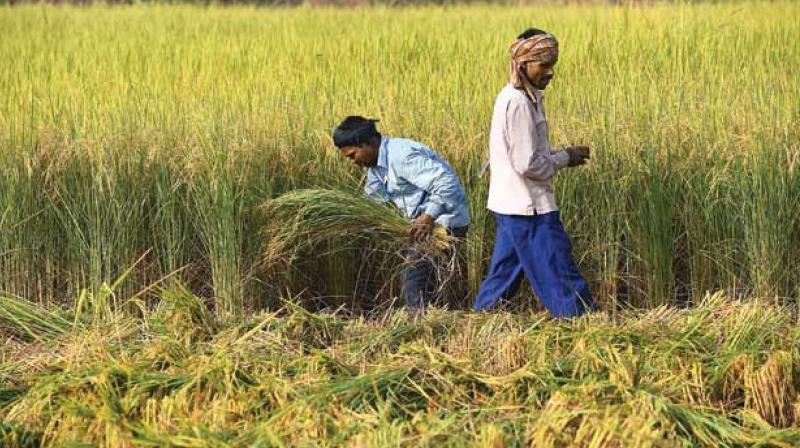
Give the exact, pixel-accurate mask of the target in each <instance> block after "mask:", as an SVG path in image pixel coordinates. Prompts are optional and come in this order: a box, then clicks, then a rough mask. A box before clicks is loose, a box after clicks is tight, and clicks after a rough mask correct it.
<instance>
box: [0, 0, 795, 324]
mask: <svg viewBox="0 0 800 448" xmlns="http://www.w3.org/2000/svg"><path fill="white" fill-rule="evenodd" d="M799 14H800V8H799V7H798V6H797V4H795V3H792V2H786V3H782V2H770V3H735V4H722V5H716V4H714V5H711V4H701V5H678V6H674V5H673V6H669V5H665V6H649V7H613V8H609V7H601V6H549V7H545V6H541V7H538V6H537V7H535V8H507V7H488V6H480V7H449V8H436V7H426V8H405V9H400V10H394V9H385V8H373V9H324V8H323V9H312V8H298V9H257V8H249V7H237V8H225V9H222V8H209V9H203V8H197V7H191V6H158V5H147V6H140V7H129V8H126V7H123V8H118V7H103V6H96V7H89V8H76V7H47V6H22V7H4V8H2V9H0V28H2V29H3V39H2V43H0V59H1V60H3V61H5V62H4V63H3V64H2V66H0V157H1V158H2V164H1V165H0V170H2V172H0V289H2V290H4V291H6V292H8V293H11V294H15V295H18V296H21V297H25V298H28V299H31V300H35V301H39V302H42V303H47V302H57V303H62V304H69V303H73V302H75V301H76V300H77V298H79V297H81V296H84V297H90V296H96V295H99V294H102V291H103V290H105V289H107V288H105V289H104V286H103V285H104V284H106V285H110V284H113V283H114V282H115V280H117V279H118V278H120V276H121V275H122V274H123V273H124V272H125V271H126V270H128V269H129V268H130V267H131V266H133V265H134V264H135V262H136V261H137V260H139V259H140V258H141V257H143V256H144V258H142V260H141V261H140V262H139V263H138V264H136V265H135V267H134V268H133V270H132V271H131V272H130V273H129V274H128V275H127V276H126V277H125V279H124V281H122V282H121V283H120V284H119V285H116V286H115V288H114V289H115V292H116V295H115V298H124V297H130V296H131V295H132V294H134V293H136V292H139V291H141V290H142V289H143V288H144V287H146V286H147V285H150V284H151V283H152V282H154V281H156V280H158V279H161V278H162V277H164V276H165V275H168V274H170V273H173V272H174V271H176V270H181V271H180V272H179V273H178V274H175V275H173V276H172V277H170V281H178V280H180V281H181V282H182V283H185V284H187V285H189V287H190V288H191V290H192V291H194V292H195V293H197V294H200V295H202V296H204V297H211V298H213V299H214V303H215V304H216V307H217V309H218V310H219V311H220V313H232V314H236V313H238V312H239V311H240V310H241V309H243V308H242V307H243V306H244V307H256V308H258V307H263V306H270V305H274V304H276V303H277V300H278V298H280V297H281V296H285V295H286V294H289V295H296V294H300V293H301V292H302V293H303V295H304V296H305V297H325V299H324V300H323V301H322V302H323V303H322V305H321V306H330V307H335V306H338V305H339V304H342V303H346V304H349V305H356V304H363V303H370V302H369V301H370V300H374V299H375V294H376V292H377V291H378V289H379V288H378V287H376V285H381V284H383V283H384V282H385V281H386V279H387V278H388V276H389V272H388V270H387V271H386V272H384V271H381V270H374V271H375V272H372V273H369V271H368V270H367V271H366V272H368V273H366V274H365V269H364V267H365V265H366V264H368V262H361V261H359V258H360V257H358V256H356V255H358V254H359V253H360V252H358V251H351V252H345V253H340V254H337V255H336V256H332V257H321V256H318V255H319V254H309V255H310V256H309V257H308V260H309V261H308V263H307V264H306V265H305V266H301V267H300V268H299V269H297V270H296V271H295V272H293V273H292V274H291V275H290V278H281V279H274V278H266V277H265V276H264V275H263V274H262V273H261V272H260V270H259V269H258V260H259V253H260V244H261V239H262V238H261V235H260V228H261V226H262V224H263V218H262V217H261V215H260V213H259V210H258V205H260V204H261V203H263V201H265V200H267V199H269V198H271V197H274V196H275V195H278V194H280V193H281V192H284V191H287V190H290V189H294V188H299V187H307V186H325V187H336V188H350V189H355V188H356V187H357V183H358V180H359V177H360V173H359V172H357V171H356V170H355V169H354V168H351V167H349V166H348V164H347V163H346V161H345V160H343V158H341V157H338V154H337V153H336V152H335V151H334V149H333V147H332V144H331V141H330V138H329V134H330V131H331V129H332V128H333V126H334V125H335V124H336V123H337V122H338V121H339V120H340V119H341V118H342V117H343V116H345V115H348V114H354V113H357V114H364V115H368V116H373V117H378V118H380V119H381V123H380V124H381V130H382V131H383V132H384V133H386V134H387V135H390V136H408V137H411V138H415V139H418V140H420V141H422V142H425V143H427V144H429V145H430V146H431V147H433V148H435V149H437V150H438V151H440V152H441V153H442V154H444V155H445V156H446V157H447V159H448V160H449V161H450V162H451V164H452V165H453V166H454V167H455V169H456V170H457V171H458V173H459V174H460V175H461V177H462V180H463V182H464V184H465V187H466V188H467V190H468V194H469V197H470V201H471V207H472V214H473V218H474V224H473V226H472V229H471V232H470V237H469V244H468V246H469V248H468V257H469V266H470V273H469V280H468V281H469V285H470V288H471V290H472V291H473V292H474V291H475V290H476V288H477V286H478V285H479V282H480V279H481V277H482V276H483V274H484V273H485V270H486V265H487V261H488V257H489V255H490V252H491V245H492V241H493V223H492V219H491V217H490V215H488V214H487V213H486V211H485V209H484V204H485V196H486V189H487V185H488V180H487V179H483V180H481V179H478V178H477V176H476V173H477V170H478V168H479V166H480V164H481V162H482V161H483V158H484V157H485V154H486V152H487V137H486V136H487V131H488V126H489V119H490V113H491V109H492V105H493V101H494V96H495V94H496V93H497V91H498V90H499V89H500V88H502V86H503V85H504V83H505V82H506V76H507V73H506V49H507V46H508V44H509V41H510V39H512V38H513V36H515V35H516V33H518V32H519V31H520V30H522V29H524V28H525V27H527V26H530V25H535V26H538V27H541V28H544V29H546V30H549V31H551V32H553V33H555V34H556V35H557V36H558V37H559V38H560V40H561V45H562V47H561V49H562V52H561V59H560V62H559V65H558V67H557V69H558V71H557V75H556V76H557V77H556V80H555V81H554V83H553V85H552V86H551V88H550V89H548V91H547V99H546V104H547V107H548V112H549V120H550V122H551V136H552V137H551V140H552V142H553V144H554V146H559V145H567V144H579V143H582V144H588V145H591V146H592V148H593V150H594V158H593V160H592V163H591V164H590V165H589V166H588V167H585V168H581V169H576V170H569V171H566V172H563V173H561V174H559V175H558V177H557V179H556V181H555V183H556V189H557V197H558V200H559V203H560V205H561V208H562V214H563V219H564V222H565V225H566V227H567V229H568V231H569V232H570V233H571V234H572V235H573V237H574V243H575V256H576V258H577V260H578V261H579V264H580V267H581V269H582V270H583V272H584V273H585V275H586V276H587V278H588V280H589V282H590V284H591V287H592V290H593V291H594V293H595V294H596V295H597V296H598V300H599V302H600V303H601V304H602V305H603V307H604V308H606V309H612V310H613V309H616V308H617V305H620V303H619V302H624V304H628V305H632V306H636V307H639V306H644V307H649V306H656V305H660V304H665V303H691V301H692V300H694V298H695V297H699V296H702V293H703V292H705V291H706V290H717V289H724V290H726V291H727V292H728V293H729V294H731V295H733V296H759V297H770V298H777V299H780V300H787V299H788V298H791V297H797V295H798V292H800V291H798V288H800V281H798V279H800V275H798V274H800V272H799V271H798V263H799V262H800V245H798V244H795V242H796V241H798V240H800V233H798V232H800V220H798V219H797V210H798V205H800V204H799V202H798V201H800V176H799V175H798V170H797V157H798V153H799V151H798V150H799V149H800V147H799V146H798V141H800V139H798V136H799V133H800V131H798V129H800V127H798V126H797V123H798V119H800V92H799V90H800V78H798V77H797V76H796V74H795V73H794V70H795V68H796V67H798V66H800V41H798V39H796V36H798V35H800V21H798V20H797V17H798V15H799ZM375 263H376V262H373V264H375ZM384 294H387V293H386V292H385V291H384ZM388 295H391V294H390V293H389V294H388ZM523 302H526V301H525V300H523ZM527 302H531V301H527Z"/></svg>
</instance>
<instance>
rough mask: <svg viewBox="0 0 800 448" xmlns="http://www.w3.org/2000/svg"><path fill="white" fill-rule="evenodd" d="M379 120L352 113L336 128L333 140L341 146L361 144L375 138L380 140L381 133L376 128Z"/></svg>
mask: <svg viewBox="0 0 800 448" xmlns="http://www.w3.org/2000/svg"><path fill="white" fill-rule="evenodd" d="M377 122H378V120H376V119H374V118H365V117H362V116H360V115H350V116H349V117H347V118H345V119H344V120H342V122H341V123H339V126H337V127H336V129H334V131H333V142H334V144H335V145H336V146H338V147H339V148H341V147H343V146H359V145H361V144H363V143H369V142H372V141H374V140H375V139H377V140H380V138H381V134H380V132H378V130H377V129H376V128H375V123H377Z"/></svg>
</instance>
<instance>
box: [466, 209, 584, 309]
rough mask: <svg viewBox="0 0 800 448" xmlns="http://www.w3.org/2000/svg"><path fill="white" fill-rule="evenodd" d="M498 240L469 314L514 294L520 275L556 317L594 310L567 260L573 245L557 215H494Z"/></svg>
mask: <svg viewBox="0 0 800 448" xmlns="http://www.w3.org/2000/svg"><path fill="white" fill-rule="evenodd" d="M494 216H495V221H496V222H497V236H496V237H495V243H494V252H493V253H492V261H491V265H490V267H489V274H488V275H487V276H486V278H485V279H484V280H483V283H482V284H481V288H480V291H478V296H477V297H476V298H475V304H474V305H473V309H475V310H476V311H479V310H488V309H491V308H492V307H494V306H495V305H496V304H497V302H498V301H499V300H500V299H508V298H510V297H511V296H513V295H514V294H515V293H516V292H517V289H519V286H520V282H521V280H522V276H523V274H524V275H525V277H527V279H528V281H529V282H530V284H531V286H533V290H534V292H536V295H537V296H538V297H539V299H540V300H541V301H542V304H543V305H544V306H545V308H547V310H548V311H549V312H550V313H551V314H552V315H554V316H556V317H573V316H579V315H581V314H583V313H584V312H586V311H587V310H590V309H593V308H594V302H593V300H592V297H591V295H590V294H589V288H588V286H587V285H586V281H585V280H584V279H583V276H581V273H580V272H579V271H578V268H577V266H575V261H574V260H573V259H572V243H571V242H570V240H569V237H568V236H567V233H566V232H565V231H564V226H563V225H562V224H561V219H560V215H559V212H557V211H555V212H551V213H546V214H543V215H534V216H517V215H501V214H499V213H495V214H494Z"/></svg>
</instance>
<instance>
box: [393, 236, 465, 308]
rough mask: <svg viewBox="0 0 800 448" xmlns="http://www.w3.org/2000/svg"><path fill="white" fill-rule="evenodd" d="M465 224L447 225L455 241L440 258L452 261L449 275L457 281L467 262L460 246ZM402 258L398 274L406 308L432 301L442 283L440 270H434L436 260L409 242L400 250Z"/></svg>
mask: <svg viewBox="0 0 800 448" xmlns="http://www.w3.org/2000/svg"><path fill="white" fill-rule="evenodd" d="M467 230H468V227H455V228H452V229H447V234H448V235H450V236H453V237H456V238H457V240H456V244H455V247H453V249H452V251H453V252H450V253H446V254H444V255H442V257H443V258H446V259H449V260H452V261H453V262H454V263H455V266H453V269H452V270H451V272H448V275H453V276H455V278H456V281H457V282H458V281H460V280H461V279H460V277H461V275H460V274H462V271H463V273H465V271H466V263H464V262H463V261H464V260H463V258H464V257H463V253H460V252H463V250H461V247H460V246H462V245H463V242H464V240H465V238H466V236H467ZM402 255H403V258H404V260H405V267H404V268H403V272H402V274H401V282H402V283H401V291H400V295H401V297H402V298H403V300H404V301H405V303H406V307H408V308H425V306H426V305H428V304H430V303H431V300H432V299H433V296H434V294H435V293H436V288H437V287H438V286H441V281H442V280H443V279H442V278H439V277H440V276H439V273H437V270H436V263H437V260H435V259H432V258H431V257H430V255H427V254H425V253H422V252H420V251H419V250H418V249H416V248H415V247H414V246H409V247H408V248H406V249H405V250H404V251H403V253H402ZM454 283H455V282H454Z"/></svg>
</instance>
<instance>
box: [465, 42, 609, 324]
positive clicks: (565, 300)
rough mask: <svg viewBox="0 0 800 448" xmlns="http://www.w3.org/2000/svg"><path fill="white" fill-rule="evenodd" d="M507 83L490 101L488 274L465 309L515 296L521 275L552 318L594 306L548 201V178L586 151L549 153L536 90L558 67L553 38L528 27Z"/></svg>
mask: <svg viewBox="0 0 800 448" xmlns="http://www.w3.org/2000/svg"><path fill="white" fill-rule="evenodd" d="M510 53H511V63H510V66H511V70H510V71H511V74H510V82H509V84H508V85H506V87H505V88H503V90H501V91H500V94H499V95H498V96H497V101H496V102H495V106H494V113H493V115H492V126H491V131H490V135H489V166H490V169H491V178H490V181H489V199H488V205H487V207H488V209H489V210H491V211H492V212H494V216H495V221H496V223H497V235H496V237H495V245H494V252H493V253H492V261H491V265H490V268H489V273H488V275H487V276H486V278H485V279H484V281H483V283H482V284H481V288H480V290H479V292H478V296H477V297H476V299H475V304H474V305H473V308H474V309H475V310H488V309H491V308H492V307H494V306H495V304H497V302H498V301H499V300H500V299H508V298H510V297H511V296H513V295H514V293H516V291H517V289H518V288H519V285H520V282H521V280H522V276H523V275H524V276H525V277H526V278H527V279H528V281H529V282H530V283H531V285H532V286H533V289H534V291H535V292H536V295H537V296H538V297H539V298H540V300H541V301H542V303H543V305H544V306H545V307H546V308H547V310H548V311H549V312H550V313H551V314H552V315H554V316H556V317H572V316H579V315H581V314H583V313H584V312H585V311H587V310H589V309H592V308H593V306H594V304H593V301H592V297H591V296H590V294H589V289H588V287H587V285H586V281H585V280H584V279H583V277H582V276H581V273H580V272H579V271H578V268H577V267H576V266H575V262H574V260H573V258H572V243H571V242H570V239H569V237H568V236H567V234H566V232H565V231H564V227H563V226H562V224H561V220H560V217H559V211H558V207H557V206H556V202H555V197H554V196H553V177H554V176H555V174H556V172H558V171H559V170H560V169H562V168H565V167H574V166H580V165H583V164H585V163H586V162H587V161H588V159H589V148H588V147H586V146H574V147H570V148H566V149H565V150H563V151H552V150H551V148H550V141H549V138H548V129H547V121H546V118H545V111H544V105H543V104H542V98H543V96H542V91H543V90H544V89H545V88H546V87H547V85H548V84H549V82H550V80H551V79H552V78H553V74H554V72H553V67H554V66H555V65H556V62H558V41H557V40H556V38H555V36H553V35H552V34H548V33H546V32H544V31H542V30H539V29H535V28H531V29H529V30H527V31H525V32H524V33H522V34H520V35H519V36H518V38H517V40H516V41H515V42H514V43H513V44H512V45H511V49H510Z"/></svg>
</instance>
